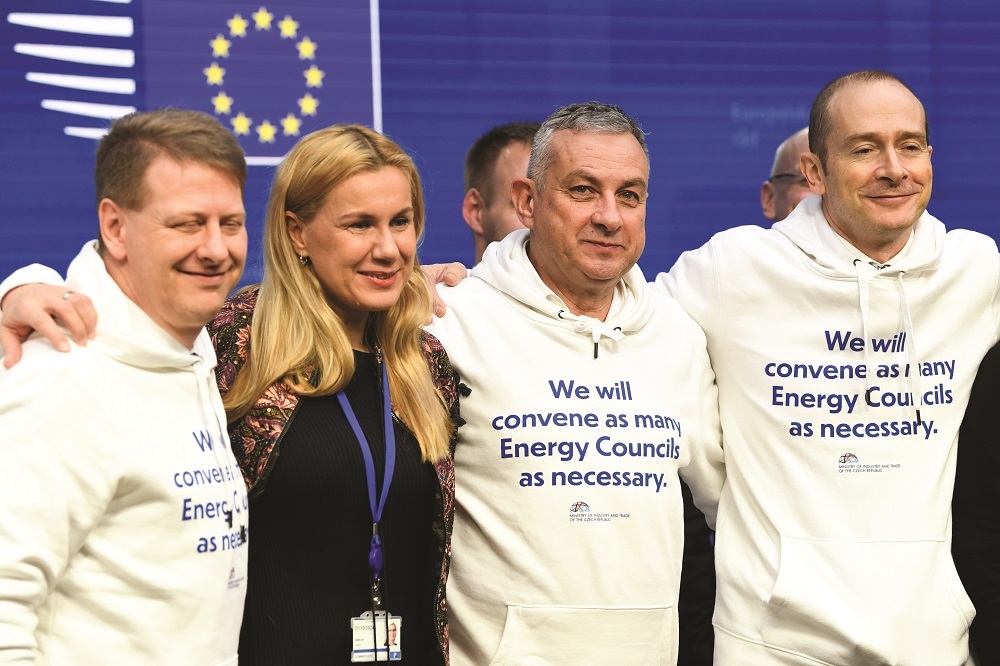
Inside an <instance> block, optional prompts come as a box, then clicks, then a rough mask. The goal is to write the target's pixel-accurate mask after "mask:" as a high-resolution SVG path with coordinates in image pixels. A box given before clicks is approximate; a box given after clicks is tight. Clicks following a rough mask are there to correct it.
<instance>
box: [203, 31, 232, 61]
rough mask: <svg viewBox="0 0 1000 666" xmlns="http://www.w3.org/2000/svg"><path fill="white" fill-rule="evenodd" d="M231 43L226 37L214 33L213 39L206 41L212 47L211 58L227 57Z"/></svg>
mask: <svg viewBox="0 0 1000 666" xmlns="http://www.w3.org/2000/svg"><path fill="white" fill-rule="evenodd" d="M231 44H232V42H230V41H229V40H228V39H226V38H225V37H223V36H222V35H216V36H215V39H213V40H212V41H210V42H209V43H208V45H209V46H211V47H212V57H213V58H228V57H229V47H230V45H231Z"/></svg>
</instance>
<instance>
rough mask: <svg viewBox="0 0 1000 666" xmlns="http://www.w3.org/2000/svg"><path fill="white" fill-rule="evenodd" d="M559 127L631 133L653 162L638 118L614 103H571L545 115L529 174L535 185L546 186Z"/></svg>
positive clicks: (571, 129) (576, 130) (647, 159)
mask: <svg viewBox="0 0 1000 666" xmlns="http://www.w3.org/2000/svg"><path fill="white" fill-rule="evenodd" d="M559 130H570V131H573V132H592V133H599V134H631V135H632V136H634V137H635V139H636V141H638V142H639V145H640V146H642V152H643V153H645V154H646V162H647V163H648V162H649V148H647V147H646V134H645V132H643V131H642V127H641V126H640V125H639V121H637V120H636V119H635V118H632V117H631V116H629V115H628V114H626V113H625V112H624V111H622V110H621V108H620V107H618V106H615V105H614V104H602V103H601V102H582V103H579V104H570V105H569V106H564V107H562V108H561V109H556V110H555V112H553V113H552V115H550V116H549V117H548V118H546V119H545V122H543V123H542V126H541V127H540V128H539V130H538V133H537V134H535V140H534V141H533V142H532V144H531V157H530V158H529V159H528V178H530V179H531V180H533V181H535V187H538V188H539V189H540V188H541V187H542V180H543V176H544V175H545V170H546V169H547V168H548V166H549V162H550V161H551V160H552V150H551V148H550V146H549V143H550V142H551V140H552V135H553V134H555V133H556V132H558V131H559Z"/></svg>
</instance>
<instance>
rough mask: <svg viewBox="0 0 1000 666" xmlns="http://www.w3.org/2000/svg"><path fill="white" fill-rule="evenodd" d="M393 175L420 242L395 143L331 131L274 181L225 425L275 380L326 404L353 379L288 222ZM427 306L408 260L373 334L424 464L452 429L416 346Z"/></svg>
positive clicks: (310, 140)
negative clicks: (350, 182) (244, 351)
mask: <svg viewBox="0 0 1000 666" xmlns="http://www.w3.org/2000/svg"><path fill="white" fill-rule="evenodd" d="M384 167H395V168H398V169H400V170H401V171H402V172H403V173H404V174H406V176H407V179H408V180H409V183H410V196H411V197H412V201H413V221H414V228H415V231H416V234H417V237H418V238H420V237H421V236H422V235H423V229H424V199H423V194H422V193H421V188H420V176H419V174H418V173H417V168H416V166H415V165H414V164H413V160H412V159H410V156H409V155H407V154H406V153H405V152H404V151H403V149H402V148H400V147H399V146H398V145H397V144H396V143H394V142H393V141H392V140H390V139H388V138H386V137H384V136H382V135H381V134H379V133H377V132H375V131H374V130H371V129H369V128H367V127H364V126H362V125H334V126H332V127H328V128H326V129H323V130H319V131H317V132H313V133H312V134H309V135H308V136H305V137H303V138H302V139H301V140H300V141H299V142H298V143H297V144H296V145H295V147H294V148H293V149H292V151H291V152H290V153H289V154H288V156H287V157H286V158H285V159H284V160H283V161H282V162H281V165H280V166H279V167H278V169H277V172H276V173H275V175H274V182H273V184H272V186H271V196H270V199H269V201H268V205H267V217H266V219H265V221H264V279H263V281H262V283H261V287H260V294H259V296H258V299H257V307H256V309H255V310H254V315H253V326H252V329H251V333H250V354H249V358H248V359H247V362H246V365H245V366H244V367H243V368H242V369H241V371H240V373H239V374H238V375H237V377H236V380H235V382H234V383H233V386H232V388H231V389H230V390H229V392H228V393H226V395H225V397H224V399H223V402H224V404H225V407H226V412H227V415H228V417H229V420H230V422H233V421H236V420H238V419H239V418H241V417H243V416H244V415H246V413H247V411H248V410H249V409H250V408H251V407H252V406H253V404H254V403H255V402H256V401H257V400H258V399H259V398H260V396H261V395H262V394H263V393H264V391H265V390H267V388H268V387H269V386H271V385H272V384H274V383H275V382H276V381H278V380H282V381H284V382H285V385H286V386H287V387H288V388H289V389H290V390H292V391H294V392H295V393H297V394H299V395H301V396H321V395H330V394H333V393H336V392H337V391H339V390H341V389H343V388H345V387H346V386H347V384H348V382H350V380H351V377H352V375H353V374H354V353H353V351H352V348H351V343H350V341H349V340H348V337H347V333H346V331H345V329H344V324H343V322H342V321H341V319H340V317H339V316H338V315H337V314H336V313H335V312H334V311H333V309H331V308H330V306H329V305H328V304H327V301H326V297H325V295H324V291H323V287H322V285H321V284H320V282H319V280H318V279H317V278H316V274H315V272H314V271H313V269H312V265H311V264H309V265H308V266H302V265H301V264H300V263H299V260H298V256H297V254H296V252H295V249H294V247H293V246H292V242H291V239H290V238H289V235H288V230H287V226H286V213H294V214H295V215H296V216H297V217H298V219H299V221H300V222H301V223H302V224H305V225H308V224H310V223H311V222H312V221H313V219H314V218H315V216H316V214H317V213H318V212H319V210H320V209H321V208H322V207H323V204H324V201H325V199H326V196H327V194H328V193H329V192H330V190H332V189H333V188H334V187H336V186H337V185H338V184H340V183H342V182H343V181H345V180H346V179H348V178H350V177H351V176H354V175H356V174H358V173H364V172H370V171H377V170H379V169H382V168H384ZM430 312H431V302H430V296H429V295H428V293H427V288H426V286H425V283H424V278H423V275H422V274H421V271H420V270H419V262H418V261H417V260H416V258H414V270H413V272H412V274H411V275H410V278H409V280H408V281H407V283H406V285H405V286H404V287H403V291H402V293H401V294H400V297H399V300H398V301H397V302H396V303H395V304H394V305H393V306H392V307H391V308H389V309H388V310H385V311H381V312H373V313H371V315H370V319H369V330H370V331H372V332H373V333H374V335H375V337H376V339H377V340H378V342H379V344H380V345H381V347H382V353H383V358H384V362H385V364H386V368H387V370H388V374H389V390H390V393H391V394H392V402H393V406H394V407H395V410H396V413H397V414H398V415H399V417H400V418H401V419H402V421H403V422H404V423H405V424H406V425H407V427H409V429H410V430H411V431H412V432H413V434H414V435H415V436H416V439H417V441H418V442H419V444H420V450H421V452H422V453H423V457H424V459H425V460H428V461H435V460H438V459H440V458H442V457H444V456H445V454H446V453H447V451H448V442H449V439H450V437H451V435H452V433H453V431H454V425H453V424H452V422H451V418H450V416H449V414H448V409H447V406H446V405H445V403H444V401H443V399H442V398H441V396H440V394H439V393H438V392H437V389H436V388H435V386H434V381H433V379H432V378H431V375H430V370H429V368H428V366H427V361H426V360H425V358H424V355H423V353H422V351H421V347H420V329H421V325H422V324H423V322H425V321H427V320H428V319H429V318H430Z"/></svg>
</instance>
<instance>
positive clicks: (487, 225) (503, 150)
mask: <svg viewBox="0 0 1000 666" xmlns="http://www.w3.org/2000/svg"><path fill="white" fill-rule="evenodd" d="M538 127H539V123H535V122H513V123H506V124H504V125H498V126H496V127H494V128H493V129H491V130H489V131H488V132H486V133H485V134H483V135H482V136H481V137H479V138H478V139H476V142H475V143H473V144H472V147H471V148H469V152H468V153H466V155H465V199H464V200H463V201H462V217H464V218H465V223H466V224H467V225H469V229H471V230H472V238H473V241H474V242H475V244H476V263H477V264H478V263H479V262H480V260H482V258H483V252H484V251H485V250H486V246H487V245H489V244H490V243H493V242H495V241H498V240H502V239H503V238H504V237H506V236H507V234H509V233H510V232H512V231H514V230H515V229H523V228H524V225H523V224H521V221H520V220H519V219H518V217H517V211H515V210H514V204H513V201H512V199H511V196H510V184H511V183H513V182H514V180H515V179H516V178H524V174H526V173H527V172H528V156H529V155H530V154H531V142H532V140H533V139H534V138H535V133H536V132H537V131H538Z"/></svg>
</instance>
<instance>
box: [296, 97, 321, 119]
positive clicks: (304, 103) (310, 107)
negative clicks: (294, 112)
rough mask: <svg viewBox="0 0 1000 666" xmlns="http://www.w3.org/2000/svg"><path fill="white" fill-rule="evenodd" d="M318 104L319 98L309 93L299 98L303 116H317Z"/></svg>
mask: <svg viewBox="0 0 1000 666" xmlns="http://www.w3.org/2000/svg"><path fill="white" fill-rule="evenodd" d="M317 106H319V100H318V99H316V98H315V97H313V96H312V95H310V94H309V93H306V96H305V97H300V98H299V109H300V110H301V111H302V115H303V116H315V115H316V107H317Z"/></svg>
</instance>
